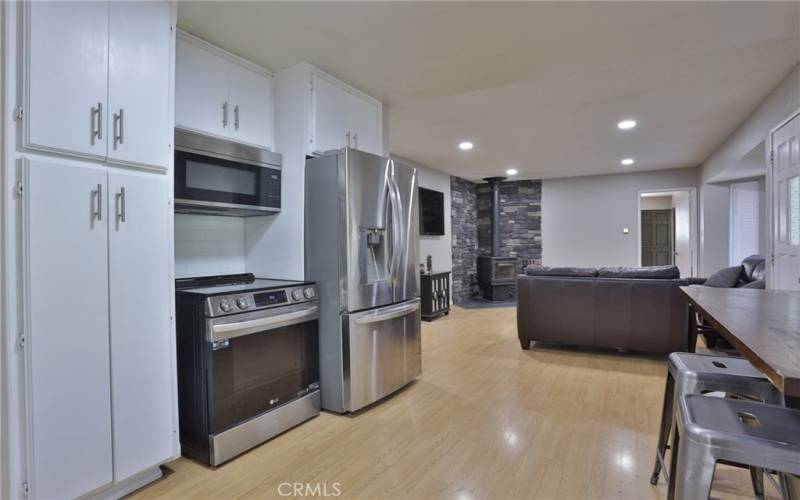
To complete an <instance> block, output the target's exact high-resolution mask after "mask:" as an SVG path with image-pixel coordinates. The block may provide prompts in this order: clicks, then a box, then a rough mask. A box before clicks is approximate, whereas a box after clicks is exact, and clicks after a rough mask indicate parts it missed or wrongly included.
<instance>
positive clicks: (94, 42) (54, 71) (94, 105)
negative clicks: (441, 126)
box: [24, 1, 109, 158]
mask: <svg viewBox="0 0 800 500" xmlns="http://www.w3.org/2000/svg"><path fill="white" fill-rule="evenodd" d="M25 7H26V9H27V30H26V33H27V39H26V40H25V44H26V47H27V50H26V52H27V53H26V65H27V71H26V94H25V117H24V123H25V145H26V146H30V147H35V148H41V149H47V150H56V151H63V152H68V153H74V154H79V155H82V156H91V157H101V158H102V157H105V156H106V144H107V141H108V137H109V131H108V127H107V125H108V106H107V93H108V88H107V87H108V9H109V7H108V3H107V2H88V1H87V2H26V3H25Z"/></svg>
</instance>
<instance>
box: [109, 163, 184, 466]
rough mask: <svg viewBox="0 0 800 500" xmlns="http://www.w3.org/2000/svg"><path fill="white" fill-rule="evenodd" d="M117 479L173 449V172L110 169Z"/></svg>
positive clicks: (163, 457) (166, 456)
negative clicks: (170, 174)
mask: <svg viewBox="0 0 800 500" xmlns="http://www.w3.org/2000/svg"><path fill="white" fill-rule="evenodd" d="M108 177H109V179H108V202H109V219H108V223H109V238H108V250H109V259H108V262H109V286H108V290H109V294H110V296H109V304H110V309H111V316H110V318H111V319H110V337H111V401H112V403H113V405H112V409H113V424H114V425H113V429H114V432H113V440H114V480H115V481H121V480H124V479H126V478H129V477H131V476H132V475H134V474H136V473H138V472H141V471H142V470H144V469H145V468H147V467H149V466H152V465H153V464H158V463H162V462H164V461H166V460H167V459H169V458H170V457H171V456H172V454H173V448H172V444H173V427H172V416H173V408H172V387H171V385H170V383H169V381H170V380H171V372H170V369H171V366H172V365H171V362H170V355H171V354H170V353H171V352H172V351H171V346H170V342H171V341H172V337H171V336H170V323H169V304H170V302H171V301H172V298H171V297H170V294H169V289H170V288H169V283H168V280H169V259H170V256H169V250H168V249H169V241H168V238H169V237H170V234H169V230H168V220H167V217H168V205H167V200H168V199H169V198H168V193H167V187H168V186H167V178H166V175H160V174H154V173H147V172H135V171H125V170H122V169H113V170H110V171H109V176H108Z"/></svg>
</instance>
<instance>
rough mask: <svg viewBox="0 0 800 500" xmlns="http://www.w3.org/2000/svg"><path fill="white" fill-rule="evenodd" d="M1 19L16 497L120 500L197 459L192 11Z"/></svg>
mask: <svg viewBox="0 0 800 500" xmlns="http://www.w3.org/2000/svg"><path fill="white" fill-rule="evenodd" d="M2 8H3V21H2V22H3V33H4V34H3V41H2V42H3V43H2V47H3V70H4V71H3V82H2V83H3V115H2V116H3V120H4V122H3V140H2V144H3V146H4V149H3V152H2V158H3V170H2V174H3V195H2V196H3V197H2V203H3V210H2V212H3V215H2V224H3V246H2V251H3V255H2V257H3V264H4V271H5V272H4V273H3V290H4V295H3V302H2V306H3V313H4V323H3V343H2V354H3V357H2V363H1V364H0V366H2V370H3V373H2V376H3V379H4V385H3V387H2V409H3V411H2V413H0V415H2V419H1V420H0V425H2V436H3V437H2V438H0V439H7V441H6V442H3V443H2V449H3V450H4V453H3V454H2V455H1V456H0V477H2V483H0V497H2V498H20V497H23V496H28V497H31V498H67V497H70V498H74V497H79V496H84V495H100V496H104V497H119V496H122V495H124V494H126V493H128V492H130V491H133V490H134V489H136V488H138V487H141V486H142V485H144V484H146V483H147V482H150V481H152V480H154V479H156V478H157V477H159V476H160V470H159V468H158V465H160V464H162V463H164V462H166V461H169V460H172V459H173V458H176V457H177V456H179V455H180V445H179V439H178V426H177V425H178V424H177V421H178V419H177V385H176V359H175V326H174V321H173V317H174V299H173V297H174V269H173V268H174V262H173V253H174V251H173V246H172V245H173V243H172V241H173V238H172V234H173V215H172V214H173V208H172V191H173V181H172V156H173V153H172V141H173V132H172V131H173V126H174V111H173V110H174V104H173V103H174V91H173V88H174V67H175V60H174V59H175V56H174V54H175V32H176V30H175V20H176V6H175V4H174V3H171V2H132V1H130V2H129V1H110V2H102V1H76V2H49V1H41V2H24V3H23V2H4V3H3V5H2Z"/></svg>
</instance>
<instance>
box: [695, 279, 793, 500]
mask: <svg viewBox="0 0 800 500" xmlns="http://www.w3.org/2000/svg"><path fill="white" fill-rule="evenodd" d="M681 291H682V292H683V293H684V295H686V299H687V300H688V302H689V308H690V310H689V318H690V333H689V349H690V350H691V351H694V348H695V346H696V344H697V325H696V323H695V317H696V316H695V314H694V313H698V314H699V315H700V316H701V317H702V318H703V320H704V321H705V322H707V323H708V324H710V325H711V327H713V328H714V330H715V331H716V332H717V333H718V334H720V335H721V336H722V337H723V338H724V339H725V340H727V341H728V343H730V344H731V345H732V346H733V347H734V348H736V350H737V351H739V353H740V354H741V355H742V356H744V357H745V358H746V359H747V360H749V361H750V362H751V363H752V364H753V365H754V366H755V367H756V368H758V369H759V370H761V371H762V372H763V373H764V374H765V375H766V376H767V377H768V378H769V380H770V381H771V382H772V384H773V385H775V387H776V388H778V389H779V390H780V391H781V392H782V393H783V395H784V397H785V400H786V406H788V407H791V408H798V409H800V291H783V290H752V289H742V288H711V287H705V286H684V287H681ZM789 483H790V484H789V489H790V497H791V498H793V499H797V498H800V479H799V478H792V479H791V480H790V481H789Z"/></svg>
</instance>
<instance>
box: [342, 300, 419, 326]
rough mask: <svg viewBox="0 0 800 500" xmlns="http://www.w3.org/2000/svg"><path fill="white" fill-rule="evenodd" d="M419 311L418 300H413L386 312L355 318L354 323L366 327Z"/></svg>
mask: <svg viewBox="0 0 800 500" xmlns="http://www.w3.org/2000/svg"><path fill="white" fill-rule="evenodd" d="M417 309H419V299H415V300H414V301H413V302H412V303H410V304H403V305H401V306H398V307H393V308H391V309H389V310H388V311H384V312H378V311H376V312H371V313H368V314H366V315H364V316H362V317H360V318H356V320H355V323H356V324H357V325H367V324H370V323H380V322H381V321H387V320H390V319H395V318H400V317H402V316H407V315H408V313H412V312H414V311H416V310H417Z"/></svg>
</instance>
